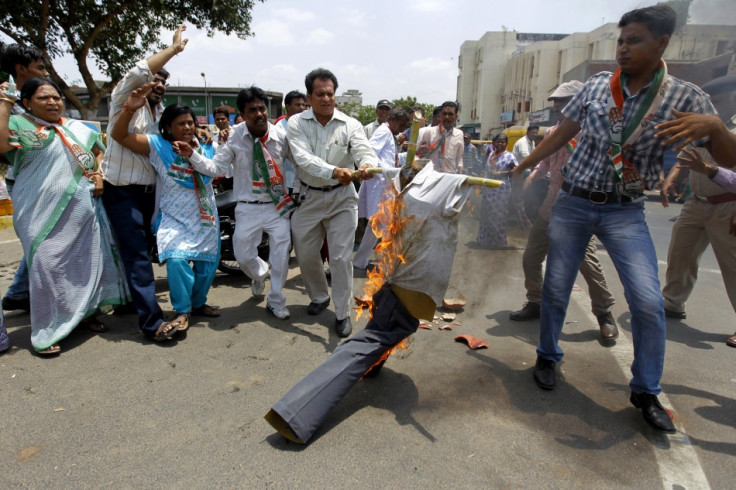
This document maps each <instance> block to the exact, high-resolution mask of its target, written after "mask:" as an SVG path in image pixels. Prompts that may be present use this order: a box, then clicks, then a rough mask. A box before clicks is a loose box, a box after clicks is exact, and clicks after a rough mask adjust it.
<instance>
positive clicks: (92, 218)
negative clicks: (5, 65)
mask: <svg viewBox="0 0 736 490" xmlns="http://www.w3.org/2000/svg"><path fill="white" fill-rule="evenodd" d="M20 96H21V102H22V104H23V106H24V107H25V109H26V111H27V112H26V114H23V115H13V116H10V111H11V107H12V104H13V103H14V101H15V98H14V97H13V96H11V95H10V94H8V93H5V94H3V95H2V96H0V152H3V153H5V156H6V157H7V158H8V160H9V161H10V163H11V165H13V170H14V172H15V185H14V186H13V196H12V197H13V208H14V213H13V226H14V227H15V233H16V234H17V235H18V238H19V239H20V243H21V245H22V247H23V252H24V253H25V257H26V260H27V261H28V269H29V278H30V292H31V342H32V344H33V348H34V349H35V350H36V351H37V352H38V353H39V354H40V355H53V354H58V353H59V352H60V350H61V348H60V346H59V341H60V340H62V339H63V338H65V337H66V336H67V335H69V333H70V332H71V331H72V330H73V329H74V328H75V327H76V326H77V325H84V326H86V327H87V328H89V329H90V330H93V331H95V332H101V331H105V330H106V327H105V326H104V325H102V324H101V323H100V322H99V321H97V320H96V319H95V318H94V316H93V315H94V314H95V313H96V312H97V309H98V308H99V307H100V306H103V305H118V304H122V303H125V302H127V300H128V296H129V295H128V290H127V286H126V284H125V279H124V276H123V273H122V263H121V262H119V260H118V257H119V254H118V251H117V245H116V244H115V241H114V239H113V236H112V232H111V230H110V225H109V222H108V219H107V215H106V214H105V210H104V208H103V206H102V203H101V202H100V200H99V199H98V198H99V196H100V195H101V194H102V173H101V172H100V170H99V163H98V160H97V158H96V156H95V155H99V154H101V151H102V150H103V149H104V147H103V145H102V142H101V140H100V133H98V132H96V131H94V130H92V129H91V128H89V127H87V126H86V125H84V124H83V123H82V122H80V121H75V120H72V119H66V118H62V117H61V113H62V111H63V109H64V103H63V101H62V99H61V91H60V90H59V88H58V87H57V86H56V85H55V84H54V83H53V82H52V81H51V80H48V79H42V78H32V79H30V80H28V81H27V82H26V83H25V84H24V85H23V88H22V89H21V94H20Z"/></svg>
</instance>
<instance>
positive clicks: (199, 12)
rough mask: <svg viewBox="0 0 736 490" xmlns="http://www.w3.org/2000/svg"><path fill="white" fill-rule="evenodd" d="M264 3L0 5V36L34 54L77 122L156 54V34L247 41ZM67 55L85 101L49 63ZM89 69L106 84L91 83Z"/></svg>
mask: <svg viewBox="0 0 736 490" xmlns="http://www.w3.org/2000/svg"><path fill="white" fill-rule="evenodd" d="M256 1H260V2H263V1H265V0H229V1H218V0H53V1H52V0H24V1H23V2H18V1H17V0H0V11H2V12H5V14H3V18H2V19H1V20H0V32H1V33H3V34H5V35H6V36H7V37H9V38H10V39H12V40H13V42H16V43H19V44H26V45H33V46H35V47H37V48H38V49H40V50H41V51H42V52H43V53H44V55H45V57H46V59H47V61H48V63H49V66H48V70H49V73H50V74H51V78H52V79H53V80H54V81H55V82H56V83H58V84H59V87H60V88H61V89H62V91H63V92H64V96H65V97H66V98H67V100H69V102H70V103H71V104H72V105H73V106H74V107H75V108H77V109H78V110H79V111H80V113H81V114H82V117H89V115H90V114H95V113H96V112H97V106H98V105H99V103H100V100H102V98H103V97H105V96H106V95H107V94H109V93H110V92H112V89H113V88H114V87H115V85H116V84H117V82H118V81H120V79H121V78H122V77H123V75H124V74H125V72H126V71H127V70H128V69H130V67H131V65H132V64H133V63H134V62H135V61H137V60H140V59H143V58H145V57H146V54H147V53H150V52H151V51H152V49H153V48H161V47H163V46H164V44H161V43H160V41H159V34H160V33H161V30H162V29H168V30H174V29H175V28H176V26H177V25H179V24H181V23H182V22H184V23H187V24H191V25H194V26H196V27H197V28H199V29H205V30H206V31H207V34H208V35H210V36H212V35H213V34H214V33H215V31H221V32H224V33H225V34H232V33H234V34H235V35H237V36H238V37H239V38H240V39H245V38H246V37H248V36H250V35H251V31H250V23H251V11H252V9H253V6H254V4H255V2H256ZM65 53H70V54H71V55H72V56H73V57H74V60H75V61H76V64H77V67H78V68H79V73H80V74H81V76H82V81H83V82H84V85H85V86H86V87H87V91H88V94H89V97H88V98H87V99H86V100H82V99H80V98H79V97H77V96H76V95H75V94H74V93H73V92H72V91H71V88H70V87H69V85H68V84H67V83H66V82H65V81H64V79H63V78H62V77H61V75H60V74H59V72H58V71H57V70H56V68H55V67H54V64H53V62H54V59H57V58H59V57H60V56H62V55H63V54H65ZM90 62H92V63H94V64H95V65H96V66H97V68H98V69H99V70H100V71H102V73H104V74H105V75H106V76H107V77H109V80H107V81H104V82H102V83H100V84H98V83H96V82H95V80H94V79H93V78H92V74H91V73H90V70H89V63H90Z"/></svg>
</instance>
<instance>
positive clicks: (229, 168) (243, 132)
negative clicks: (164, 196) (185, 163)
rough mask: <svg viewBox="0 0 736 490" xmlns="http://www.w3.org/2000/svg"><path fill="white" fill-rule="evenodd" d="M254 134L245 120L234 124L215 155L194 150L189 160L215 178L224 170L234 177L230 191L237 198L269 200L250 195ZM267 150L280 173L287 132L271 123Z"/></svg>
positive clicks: (204, 172)
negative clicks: (204, 155) (201, 153)
mask: <svg viewBox="0 0 736 490" xmlns="http://www.w3.org/2000/svg"><path fill="white" fill-rule="evenodd" d="M255 140H256V137H254V136H253V135H252V134H250V132H249V131H248V126H247V125H246V124H245V123H242V124H238V125H237V126H234V127H233V132H232V133H231V134H230V136H229V137H228V139H227V142H226V143H225V144H224V145H221V146H220V147H219V148H218V150H217V153H216V154H215V156H214V158H212V159H209V158H205V157H203V156H202V155H200V154H199V153H197V152H194V153H193V154H192V156H191V157H189V161H190V162H191V163H192V166H193V167H194V168H195V169H196V170H197V171H198V172H200V173H202V174H204V175H209V176H211V177H218V176H220V175H224V174H227V173H231V174H232V176H233V193H234V194H235V198H236V199H237V200H238V201H242V202H252V201H264V202H271V198H270V197H269V195H268V194H253V145H254V144H255ZM266 149H267V150H268V153H269V154H270V155H271V157H272V158H273V159H274V161H275V162H276V166H277V167H278V169H279V171H280V172H281V174H282V175H283V172H284V167H283V161H284V156H285V155H286V154H287V152H288V150H289V144H288V142H287V138H286V135H285V134H284V133H283V131H279V130H278V129H277V128H276V127H275V126H274V125H273V124H271V123H268V141H266Z"/></svg>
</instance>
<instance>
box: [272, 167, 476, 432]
mask: <svg viewBox="0 0 736 490" xmlns="http://www.w3.org/2000/svg"><path fill="white" fill-rule="evenodd" d="M401 171H402V169H400V168H396V169H388V170H384V175H385V176H386V177H387V179H389V180H390V181H391V182H392V184H393V186H394V188H395V189H396V191H397V193H398V195H397V197H396V198H395V200H396V201H397V202H400V204H401V205H400V206H395V209H398V210H399V211H398V213H397V216H395V220H396V221H399V222H400V223H401V226H400V227H396V228H393V227H391V226H389V227H388V229H394V230H396V231H395V232H396V235H395V236H393V237H384V240H383V241H388V242H392V243H394V244H395V245H396V246H397V247H398V250H397V251H396V253H395V254H391V256H390V261H391V262H392V263H390V264H386V263H385V261H384V263H382V269H384V273H385V274H386V277H385V283H384V284H383V285H382V286H380V289H378V291H376V292H375V293H374V294H373V297H372V305H371V320H370V321H369V322H368V325H366V327H365V329H364V330H362V331H360V332H358V333H357V334H356V335H354V336H353V337H352V338H349V339H348V340H346V341H345V342H343V343H342V344H340V345H339V346H338V347H337V348H336V349H335V351H334V352H333V353H332V355H331V356H330V357H329V358H327V360H325V361H324V362H323V363H322V364H321V365H320V366H319V367H317V369H315V370H314V371H312V372H311V373H310V374H309V375H307V376H306V377H305V378H304V379H303V380H301V381H300V382H299V383H298V384H297V385H296V386H294V387H293V388H292V389H291V390H290V391H289V392H288V393H287V394H286V395H285V396H284V397H283V398H282V399H281V400H279V401H278V402H277V403H276V404H275V405H274V406H273V408H272V409H271V410H270V411H269V412H268V413H267V414H266V417H265V418H266V420H267V421H268V422H269V423H270V424H271V425H272V426H273V427H274V428H275V429H276V430H277V431H278V432H279V433H280V434H281V435H283V436H284V437H286V438H287V439H289V440H291V441H293V442H297V443H301V444H304V443H306V442H307V441H309V439H310V438H311V437H312V435H313V434H314V432H315V431H316V430H317V429H318V428H319V426H320V425H321V424H322V422H323V421H324V419H325V418H326V417H327V415H328V413H329V412H330V411H331V410H332V409H333V408H334V407H335V406H336V405H337V404H338V403H339V402H340V400H342V398H343V397H344V396H345V395H346V394H347V392H348V391H350V389H351V388H352V387H353V386H354V385H355V383H357V382H358V381H359V380H360V378H361V377H363V376H364V375H367V376H370V375H371V374H376V373H377V371H378V369H380V367H381V365H382V364H381V363H382V361H383V360H384V359H385V355H386V353H387V352H388V351H389V350H390V349H391V348H393V347H394V346H396V345H398V344H399V343H400V342H401V341H402V340H404V339H405V338H406V337H408V336H409V335H411V334H412V333H414V332H416V330H417V328H418V326H419V320H418V318H432V317H433V315H434V309H435V307H436V305H438V304H441V303H442V298H443V296H444V293H445V291H446V290H447V286H448V284H449V282H450V273H451V272H452V262H453V260H454V257H455V249H456V246H457V227H458V222H459V219H460V211H461V209H462V207H463V205H464V204H465V201H466V200H467V199H468V195H469V193H470V186H467V185H463V183H464V182H465V180H466V178H467V176H465V175H456V174H447V173H440V172H437V171H435V170H434V169H433V167H432V164H431V163H427V164H426V166H425V167H424V168H423V169H421V170H420V171H419V172H418V173H417V174H416V175H415V176H414V177H413V179H412V180H411V181H410V182H408V183H406V184H405V186H404V187H403V189H402V183H401V176H400V173H401ZM386 238H388V239H387V240H386ZM372 370H373V372H372V373H371V371H372Z"/></svg>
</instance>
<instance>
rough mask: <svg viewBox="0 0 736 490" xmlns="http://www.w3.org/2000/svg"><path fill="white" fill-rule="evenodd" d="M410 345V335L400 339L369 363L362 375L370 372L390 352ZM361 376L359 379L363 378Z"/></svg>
mask: <svg viewBox="0 0 736 490" xmlns="http://www.w3.org/2000/svg"><path fill="white" fill-rule="evenodd" d="M410 345H411V337H406V338H404V339H403V340H401V341H400V342H399V343H398V344H396V345H394V346H393V347H391V348H389V349H386V350H385V351H384V353H383V354H381V357H379V358H378V360H377V361H376V362H374V363H373V364H371V367H369V368H368V369H366V370H365V373H363V376H365V375H366V374H368V373H370V372H371V370H372V369H373V368H374V367H376V366H378V365H379V364H381V363H382V362H384V361H385V360H386V359H388V356H390V355H391V354H395V353H396V352H398V351H402V350H406V349H408V348H409V346H410ZM363 376H361V377H360V380H362V379H363ZM360 380H358V381H360Z"/></svg>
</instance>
